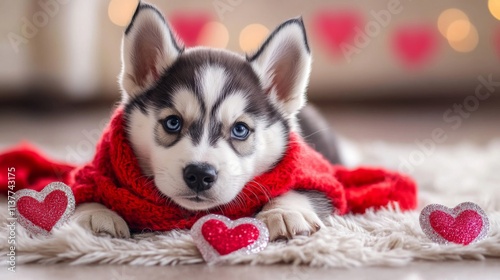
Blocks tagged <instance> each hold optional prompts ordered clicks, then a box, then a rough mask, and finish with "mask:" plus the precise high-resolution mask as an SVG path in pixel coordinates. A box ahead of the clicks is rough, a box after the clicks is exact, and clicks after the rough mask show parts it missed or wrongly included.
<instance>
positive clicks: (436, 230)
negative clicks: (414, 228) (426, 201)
mask: <svg viewBox="0 0 500 280" xmlns="http://www.w3.org/2000/svg"><path fill="white" fill-rule="evenodd" d="M420 226H421V227H422V230H423V231H424V233H425V234H426V235H427V236H428V237H429V238H430V239H431V240H433V241H435V242H437V243H445V244H446V243H449V242H452V243H456V244H462V245H468V244H470V243H472V242H477V241H479V240H482V239H484V238H485V237H486V236H487V234H488V230H489V220H488V217H487V216H486V213H484V211H483V210H482V209H481V208H480V207H479V206H478V205H477V204H474V203H472V202H464V203H461V204H459V205H458V206H457V207H455V208H453V209H450V208H447V207H445V206H443V205H439V204H431V205H428V206H426V207H425V208H424V209H423V210H422V213H421V214H420Z"/></svg>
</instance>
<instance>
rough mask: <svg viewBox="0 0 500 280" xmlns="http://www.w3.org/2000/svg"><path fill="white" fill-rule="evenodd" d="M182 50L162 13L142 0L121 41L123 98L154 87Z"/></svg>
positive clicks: (125, 98) (120, 79) (120, 80)
mask: <svg viewBox="0 0 500 280" xmlns="http://www.w3.org/2000/svg"><path fill="white" fill-rule="evenodd" d="M182 51H183V47H182V45H181V44H180V43H179V40H178V39H177V38H176V36H175V34H174V31H173V30H172V29H171V28H170V26H169V24H168V22H167V21H166V20H165V18H164V17H163V15H162V13H161V12H160V11H159V10H158V9H157V8H156V7H154V6H152V5H149V4H146V3H142V2H141V3H139V5H138V7H137V10H136V11H135V14H134V16H133V17H132V21H131V22H130V24H129V26H128V27H127V29H126V30H125V34H124V35H123V40H122V71H121V73H120V76H119V82H120V86H121V88H122V90H123V100H124V101H125V100H127V99H128V98H129V97H135V96H138V95H140V94H141V93H144V92H145V91H146V90H147V89H149V88H151V87H152V86H154V85H155V84H156V83H157V82H158V81H159V79H160V76H161V75H162V74H163V72H164V71H165V70H166V69H168V68H169V67H170V66H172V64H173V63H174V62H175V61H176V60H177V58H178V57H179V55H180V54H181V53H182Z"/></svg>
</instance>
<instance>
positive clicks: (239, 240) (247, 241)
mask: <svg viewBox="0 0 500 280" xmlns="http://www.w3.org/2000/svg"><path fill="white" fill-rule="evenodd" d="M201 233H202V234H203V237H205V240H206V241H207V242H208V244H210V245H212V247H214V249H215V250H216V251H217V252H219V254H221V255H227V254H229V253H232V252H234V251H237V250H239V249H241V248H244V247H246V246H248V245H252V244H253V243H255V241H257V240H258V239H259V229H258V228H257V227H256V226H254V225H252V224H241V225H239V226H236V227H234V228H228V227H227V226H226V224H224V222H222V221H219V220H215V219H212V220H208V221H207V222H206V223H204V224H203V226H202V227H201Z"/></svg>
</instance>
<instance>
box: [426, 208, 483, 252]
mask: <svg viewBox="0 0 500 280" xmlns="http://www.w3.org/2000/svg"><path fill="white" fill-rule="evenodd" d="M465 210H472V211H474V212H476V213H477V214H479V216H481V219H482V227H481V231H480V233H479V234H478V235H477V237H476V238H474V240H472V241H471V242H469V243H467V245H468V244H472V243H476V242H479V241H481V240H483V239H485V238H486V237H487V236H488V231H489V229H490V222H489V219H488V216H487V215H486V213H485V212H484V211H483V209H481V207H479V205H477V204H475V203H473V202H463V203H460V204H459V205H457V206H456V207H455V208H453V209H450V208H448V207H446V206H444V205H440V204H430V205H427V206H426V207H425V208H424V209H422V212H420V218H419V221H420V227H421V228H422V231H423V232H424V233H425V235H426V236H427V237H428V238H429V239H431V240H432V241H434V242H436V243H439V244H450V243H453V244H455V243H454V242H452V241H449V240H447V239H445V238H444V237H443V236H441V235H440V234H439V233H438V232H436V230H435V229H434V228H433V227H432V226H431V221H430V218H429V217H430V215H431V213H433V212H435V211H441V212H444V213H446V214H448V215H450V216H451V217H453V219H455V218H457V216H459V215H460V214H461V213H462V212H464V211H465ZM456 244H459V243H456Z"/></svg>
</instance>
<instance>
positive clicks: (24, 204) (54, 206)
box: [17, 190, 68, 231]
mask: <svg viewBox="0 0 500 280" xmlns="http://www.w3.org/2000/svg"><path fill="white" fill-rule="evenodd" d="M67 205H68V198H67V197H66V194H65V193H64V192H62V191H59V190H56V191H53V192H52V193H50V194H49V195H47V196H46V197H45V199H44V200H43V201H42V202H38V201H37V200H36V199H34V198H32V197H28V196H25V197H21V198H20V199H19V200H18V201H17V209H18V211H19V213H20V214H21V215H23V216H24V217H25V218H26V219H28V220H30V221H31V222H32V223H33V224H34V225H37V226H39V227H41V228H43V229H44V230H46V231H51V230H52V228H53V227H54V225H55V224H56V223H57V221H59V219H60V218H61V217H62V215H63V214H64V211H65V210H66V206H67Z"/></svg>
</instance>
